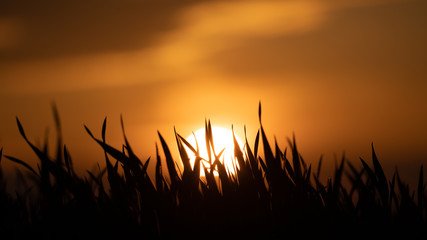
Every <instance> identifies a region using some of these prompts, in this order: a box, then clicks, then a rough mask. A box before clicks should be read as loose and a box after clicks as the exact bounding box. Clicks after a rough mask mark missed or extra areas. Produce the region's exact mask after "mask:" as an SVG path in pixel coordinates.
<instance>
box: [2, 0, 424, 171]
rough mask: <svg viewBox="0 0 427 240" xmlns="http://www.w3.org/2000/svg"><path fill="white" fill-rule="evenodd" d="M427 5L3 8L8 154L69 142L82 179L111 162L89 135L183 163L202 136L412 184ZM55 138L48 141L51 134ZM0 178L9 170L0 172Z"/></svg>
mask: <svg viewBox="0 0 427 240" xmlns="http://www.w3.org/2000/svg"><path fill="white" fill-rule="evenodd" d="M426 12H427V2H426V1H424V0H370V1H360V0H359V1H356V0H346V1H341V0H322V1H320V0H312V1H309V0H298V1H297V0H282V1H280V0H266V1H265V0H263V1H261V0H260V1H256V0H246V1H214V0H212V1H195V0H181V1H171V0H164V1H136V0H123V1H113V0H104V1H96V0H85V1H83V0H76V1H42V2H40V1H29V0H23V1H20V0H1V1H0V146H2V147H3V148H4V153H5V154H7V155H12V156H16V157H19V158H22V159H24V160H27V159H28V162H30V163H31V164H32V165H35V164H36V161H35V156H34V154H33V153H32V152H31V150H30V148H29V147H28V146H26V145H25V142H24V141H23V139H22V138H21V137H20V135H19V132H18V129H17V127H16V120H15V118H16V117H19V119H20V121H21V122H22V124H23V126H24V129H25V131H26V133H27V135H28V136H29V138H30V139H31V140H34V141H35V142H42V141H43V139H44V136H45V135H47V136H49V137H50V139H51V142H52V143H53V142H54V141H55V131H54V124H53V117H52V111H51V105H52V102H55V103H56V105H57V107H58V110H59V114H60V117H61V122H62V127H63V135H64V142H65V143H66V145H67V147H68V148H69V149H70V152H71V155H72V157H73V159H74V162H75V164H76V166H77V167H78V168H79V169H90V168H93V167H94V166H95V165H96V162H97V161H99V162H101V163H102V161H103V153H102V150H101V148H100V147H99V146H97V145H96V143H95V142H94V141H93V140H91V139H90V137H89V136H88V135H87V133H86V132H85V130H84V127H83V125H86V126H88V128H90V129H91V130H92V131H93V132H94V134H95V135H97V136H100V134H101V126H102V121H103V120H104V118H105V117H107V119H108V120H107V141H108V142H110V143H111V144H112V145H113V146H116V147H120V146H121V144H122V143H123V138H122V135H121V127H120V115H122V116H123V118H124V123H125V129H126V133H127V136H128V138H129V140H130V142H131V144H132V146H133V148H135V150H136V152H137V153H139V155H140V156H141V158H142V159H146V158H148V157H149V156H154V153H155V143H156V142H159V141H158V137H157V130H159V131H160V132H161V133H162V135H164V136H165V138H166V140H167V141H168V143H169V145H170V147H171V148H172V149H173V151H174V152H175V153H177V150H176V144H175V142H174V130H173V129H174V127H176V129H177V131H178V132H179V133H181V135H183V136H188V135H190V134H191V132H192V131H196V130H197V129H199V128H201V127H203V126H204V121H205V119H210V120H211V121H212V124H213V125H218V126H221V127H226V128H230V129H231V125H232V124H233V126H234V129H235V131H236V133H237V134H239V135H240V136H241V138H244V133H243V128H244V126H246V128H247V136H248V139H249V141H250V142H253V140H254V137H255V134H256V132H257V130H258V128H259V122H258V103H259V101H261V103H262V122H263V125H264V127H265V129H266V132H267V135H268V137H269V139H270V140H271V141H274V138H276V139H277V141H278V143H279V146H280V147H281V148H282V149H284V148H285V147H286V146H287V138H288V137H292V134H295V136H296V140H297V144H298V146H299V148H300V151H301V154H302V155H303V157H304V159H305V160H306V161H307V162H310V163H317V161H318V159H319V157H320V155H323V156H324V162H325V165H327V166H328V164H329V166H333V164H335V162H336V161H337V160H336V159H340V158H341V156H342V154H343V153H345V155H346V156H347V158H348V159H349V160H352V161H358V158H359V157H362V158H364V159H366V160H370V159H371V155H370V153H371V143H372V142H373V143H374V146H375V149H376V152H377V155H378V156H379V158H380V161H381V162H382V164H383V166H384V167H385V168H386V173H388V176H389V177H391V174H392V172H393V171H394V168H395V167H396V166H398V168H399V171H400V172H403V173H406V174H407V176H409V177H410V176H414V175H417V174H418V169H419V166H420V165H421V164H424V165H426V163H427V126H426V123H427V94H425V93H426V92H427V66H426V64H427V45H426V44H425V43H426V42H427V15H426V14H425V13H426ZM47 129H49V130H47ZM2 165H4V166H6V167H8V166H13V164H12V163H10V162H7V161H2Z"/></svg>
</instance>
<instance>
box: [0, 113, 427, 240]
mask: <svg viewBox="0 0 427 240" xmlns="http://www.w3.org/2000/svg"><path fill="white" fill-rule="evenodd" d="M54 115H55V120H56V127H57V133H58V136H59V140H58V142H57V149H56V152H57V154H56V156H55V157H50V156H49V155H48V153H47V152H48V151H47V144H46V146H45V147H43V148H38V147H36V146H35V145H34V144H33V143H32V142H30V141H29V140H28V138H27V136H26V134H25V131H24V127H23V126H22V125H21V123H20V121H19V119H17V125H18V129H19V132H20V134H21V135H22V137H23V138H24V140H25V141H26V142H27V143H28V145H29V146H30V148H31V149H32V150H33V151H34V153H35V154H36V155H37V157H38V159H39V162H38V168H37V169H34V168H32V167H31V166H30V165H28V164H27V163H26V162H25V161H23V160H21V159H17V158H14V157H12V156H2V154H1V152H2V151H0V160H1V159H2V161H13V162H16V163H17V164H19V165H21V166H22V167H24V168H25V171H24V172H22V173H19V174H20V176H18V178H19V179H21V182H22V184H23V185H24V186H28V190H27V191H26V192H23V193H16V194H10V192H8V191H6V184H7V181H6V180H7V179H5V177H4V176H3V173H2V172H1V171H0V174H1V175H0V204H1V205H0V218H1V222H0V236H2V237H3V236H4V237H5V238H3V239H13V238H18V239H21V238H22V239H30V238H35V239H81V238H96V239H131V238H167V239H169V238H184V237H185V238H202V239H203V238H208V239H213V238H239V239H241V238H251V239H266V238H267V239H269V238H273V239H275V238H280V239H282V238H283V239H296V238H300V239H344V238H345V239H353V238H354V239H356V238H363V237H365V238H366V237H370V238H381V239H394V238H405V239H426V238H427V219H426V217H427V208H426V205H427V195H426V191H425V184H426V183H425V181H424V176H423V168H422V166H421V167H420V171H419V173H416V174H419V181H418V185H417V186H415V188H414V189H412V188H411V187H410V186H408V184H406V183H405V182H404V179H401V177H400V176H399V173H398V171H397V169H396V172H395V174H394V175H393V177H392V178H391V179H387V178H386V177H385V174H384V171H383V169H382V167H381V164H380V161H379V160H378V158H377V155H376V153H375V151H374V146H372V159H369V160H365V159H360V164H359V165H357V166H356V165H354V164H351V163H350V162H348V161H346V160H345V159H344V158H343V159H342V161H340V162H339V164H338V165H337V167H336V169H335V171H334V174H333V176H330V177H329V178H327V181H325V182H322V181H321V180H320V174H321V166H322V160H320V161H319V162H318V164H316V165H315V166H312V165H311V164H307V163H306V162H305V161H304V160H303V158H302V156H301V154H300V153H299V151H298V148H297V145H296V141H295V137H293V139H290V140H289V143H288V145H289V146H288V148H287V149H285V150H282V149H280V148H279V147H278V144H277V143H271V142H269V141H268V139H267V137H266V134H265V131H264V128H263V126H262V122H261V106H260V108H259V121H260V128H259V130H258V134H257V136H256V139H255V141H254V143H249V142H248V140H247V139H245V147H244V149H245V150H244V152H242V151H241V150H240V148H239V147H236V148H235V160H236V162H237V164H238V166H239V167H238V168H237V169H236V174H234V175H233V174H230V173H229V172H228V171H227V170H226V168H225V167H224V165H223V164H222V163H221V162H220V161H219V159H220V158H221V154H222V152H221V151H220V150H219V149H215V151H214V153H213V154H211V156H209V158H208V159H201V158H200V157H196V163H195V165H194V167H193V166H191V164H190V160H189V157H188V153H187V151H186V150H185V147H188V148H190V149H191V151H193V152H194V153H195V154H196V155H197V154H198V146H191V145H190V144H189V143H188V142H187V141H186V140H185V138H183V137H181V135H179V134H178V133H175V136H176V145H174V147H175V146H177V147H178V150H179V153H180V156H179V157H178V158H177V157H175V158H174V156H172V154H171V151H170V147H171V146H172V145H168V144H167V143H166V142H165V140H164V139H163V137H162V135H161V134H160V133H158V136H159V140H160V145H161V146H159V147H158V148H157V155H156V156H154V157H152V158H150V159H148V160H140V159H139V158H138V156H136V154H135V153H134V151H133V149H132V147H131V145H130V143H129V142H128V140H127V138H126V135H125V130H124V126H123V122H122V128H123V135H124V144H123V147H122V149H116V148H114V147H112V146H110V145H109V144H108V143H107V142H106V138H105V134H106V125H107V121H106V120H105V121H104V123H103V126H102V132H101V133H100V136H99V137H98V136H97V134H95V133H93V132H91V130H90V129H88V128H87V127H86V131H87V133H88V134H89V136H90V137H91V138H93V140H94V141H96V142H97V143H98V144H99V146H100V147H101V148H102V149H103V150H104V153H105V167H104V168H101V167H99V171H97V172H91V171H87V174H86V175H85V176H79V175H77V174H76V173H75V171H74V168H73V161H72V158H71V155H70V153H69V151H68V150H67V148H66V146H65V145H64V144H63V143H62V140H61V138H60V136H61V127H60V121H59V116H58V114H57V111H56V110H54ZM205 130H206V136H207V137H206V142H205V143H199V144H206V146H208V148H211V147H212V146H213V138H212V130H211V124H210V122H209V121H207V122H206V123H205ZM234 143H235V144H238V143H237V141H236V140H235V141H234ZM159 148H161V149H162V151H161V150H159ZM261 152H262V154H260V153H261ZM261 155H262V156H261ZM162 159H163V161H164V162H166V165H165V166H164V165H162ZM176 161H180V162H181V163H182V166H183V169H181V168H178V167H177V164H176ZM201 161H205V163H207V164H209V166H211V168H210V170H209V169H206V168H204V165H203V164H201ZM149 164H155V174H154V176H149V174H148V173H147V168H148V165H149ZM102 165H104V164H102ZM200 168H203V170H204V172H205V176H203V177H201V176H200ZM214 168H215V169H216V170H217V172H218V176H215V175H214V172H213V170H212V169H214ZM0 170H1V168H0ZM344 182H347V183H349V184H344Z"/></svg>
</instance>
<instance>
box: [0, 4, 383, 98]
mask: <svg viewBox="0 0 427 240" xmlns="http://www.w3.org/2000/svg"><path fill="white" fill-rule="evenodd" d="M176 2H181V1H171V2H170V4H169V3H168V4H160V3H151V2H148V1H143V2H139V1H126V3H125V4H123V3H121V4H118V3H115V1H107V2H103V5H102V6H100V5H97V4H96V2H89V3H86V2H85V1H77V2H73V3H72V4H71V3H62V2H61V3H55V5H54V6H53V5H52V6H50V5H49V6H48V5H41V6H39V5H37V4H36V5H34V4H33V5H31V4H29V6H27V5H25V7H16V6H6V7H5V8H4V9H3V10H2V11H3V12H2V15H4V16H5V15H11V16H13V15H19V14H20V13H22V15H23V16H24V17H23V18H22V19H21V21H22V22H23V26H24V30H26V32H24V34H26V35H24V36H26V37H27V40H25V42H21V43H19V42H17V44H19V46H20V47H19V48H18V50H16V48H15V50H13V49H12V50H10V51H7V50H6V51H5V50H0V51H3V53H2V54H1V56H2V57H0V59H2V60H0V77H1V78H2V82H1V83H0V88H1V91H2V92H9V93H32V92H33V93H34V92H52V91H74V90H81V89H90V88H100V87H101V88H102V87H104V88H105V87H117V86H128V85H134V84H146V83H150V82H153V81H160V80H186V81H200V80H205V81H218V80H224V81H228V80H236V79H238V76H236V75H232V74H230V72H227V71H225V70H226V69H224V66H225V64H230V62H229V61H234V62H233V64H234V65H233V64H231V65H232V66H236V65H235V63H238V62H240V64H241V66H242V68H248V67H249V68H251V69H252V70H254V71H258V70H259V68H258V66H263V64H261V65H256V66H252V65H251V63H254V62H257V61H258V62H259V61H262V62H264V63H265V64H267V63H268V66H266V65H265V64H264V66H266V70H265V71H261V72H260V73H261V74H265V73H266V72H269V71H270V72H274V71H276V70H280V69H276V68H274V66H275V64H276V65H277V64H280V63H281V59H278V58H277V55H278V54H275V53H274V51H275V50H273V52H272V55H269V56H267V57H271V59H265V60H262V59H260V58H259V57H265V56H262V55H257V54H255V55H254V54H252V55H251V53H253V52H254V51H258V50H259V49H264V48H268V47H269V46H266V44H268V41H265V40H269V39H280V38H283V37H286V36H303V35H307V34H308V33H311V32H316V31H320V30H321V29H322V28H324V26H327V25H328V24H329V23H330V20H331V17H332V15H333V14H334V13H336V12H339V11H341V10H343V9H352V8H359V7H366V5H372V4H385V3H386V2H385V1H369V2H368V1H364V2H360V1H335V0H328V1H315V0H312V1H310V0H299V1H297V0H286V1H253V0H252V1H208V2H200V1H183V3H176ZM387 3H388V2H387ZM70 4H71V5H70ZM12 5H13V4H12ZM53 7H55V8H53ZM32 8H36V9H35V10H34V11H32ZM6 12H9V13H8V14H6ZM76 13H79V14H76ZM21 38H22V37H21ZM21 40H22V39H21ZM254 40H256V41H254ZM305 40H307V39H305ZM257 41H261V45H260V44H258V43H257ZM254 43H255V44H254ZM302 46H303V45H302ZM303 50H304V49H299V51H303ZM320 50H321V49H320ZM242 51H244V52H242ZM248 53H249V54H248ZM274 55H276V57H273V56H274ZM236 56H240V57H237V58H236ZM245 56H246V57H245ZM295 56H296V57H298V56H297V55H294V57H295ZM301 56H303V55H301ZM243 58H246V59H243ZM11 60H13V61H11ZM301 63H302V64H303V63H304V62H301ZM270 66H272V67H273V68H270ZM278 67H279V68H280V66H278ZM298 67H299V69H301V68H302V67H304V66H303V65H301V66H298ZM251 69H247V70H248V71H247V72H249V73H251V71H249V70H251ZM257 69H258V70H257ZM252 72H253V71H252ZM277 73H281V72H280V71H279V72H277ZM253 76H254V77H256V78H259V76H256V72H255V73H254V75H253ZM241 77H242V78H246V79H247V78H248V76H243V75H242V76H241ZM266 81H268V79H266Z"/></svg>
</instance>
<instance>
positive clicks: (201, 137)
mask: <svg viewBox="0 0 427 240" xmlns="http://www.w3.org/2000/svg"><path fill="white" fill-rule="evenodd" d="M205 133H206V130H205V128H200V129H198V130H197V131H195V132H194V135H193V134H191V135H190V136H188V137H187V138H186V140H187V141H188V142H189V143H190V144H191V146H193V147H194V148H196V141H197V143H198V145H199V152H200V157H201V158H203V159H205V160H207V161H209V156H208V151H207V149H206V134H205ZM234 136H235V137H236V140H237V143H238V144H239V147H240V150H242V152H243V141H242V140H241V139H240V137H239V136H237V135H236V133H234ZM212 139H213V143H214V149H215V154H217V155H218V154H219V153H220V152H221V151H222V150H223V149H224V152H223V153H222V155H221V157H220V162H221V163H223V164H224V166H225V168H226V170H227V172H228V173H229V174H235V169H236V168H238V167H239V166H238V163H237V161H236V159H235V157H234V141H233V132H232V131H231V130H228V129H226V128H223V127H218V126H212ZM186 150H187V153H188V157H189V158H190V163H191V166H192V167H194V162H195V159H196V156H195V154H194V153H193V152H192V151H191V150H190V149H189V148H187V147H186ZM211 157H212V161H213V159H214V154H213V150H212V149H211ZM207 161H203V160H202V161H201V162H202V164H203V165H201V167H200V175H201V176H205V172H204V169H203V167H202V166H205V167H206V168H207V169H210V164H209V162H207ZM214 175H216V176H218V172H217V171H216V170H215V171H214Z"/></svg>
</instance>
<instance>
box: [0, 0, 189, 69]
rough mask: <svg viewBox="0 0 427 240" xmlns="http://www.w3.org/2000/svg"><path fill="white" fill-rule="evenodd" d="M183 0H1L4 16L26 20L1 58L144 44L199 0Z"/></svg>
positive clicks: (0, 52) (40, 56) (0, 10)
mask: <svg viewBox="0 0 427 240" xmlns="http://www.w3.org/2000/svg"><path fill="white" fill-rule="evenodd" d="M196 2H197V1H194V0H180V1H133V0H125V1H112V0H108V1H95V0H89V1H83V0H78V1H14V0H7V1H2V2H1V3H0V20H1V19H12V20H14V21H17V22H18V23H19V24H21V31H22V34H21V39H19V41H18V43H17V44H15V45H14V46H13V47H9V48H6V49H0V60H2V61H5V60H9V61H10V60H22V59H43V58H50V57H58V56H64V55H66V56H69V55H82V54H91V53H98V52H106V51H107V52H109V51H123V50H132V49H135V48H141V47H144V46H147V45H150V44H151V43H153V42H155V41H156V36H158V34H160V33H162V32H164V31H168V30H170V29H172V28H174V27H175V26H176V21H175V20H176V19H175V16H176V14H177V13H179V12H180V11H181V10H182V9H183V8H185V7H187V6H189V5H192V4H194V3H196Z"/></svg>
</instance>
